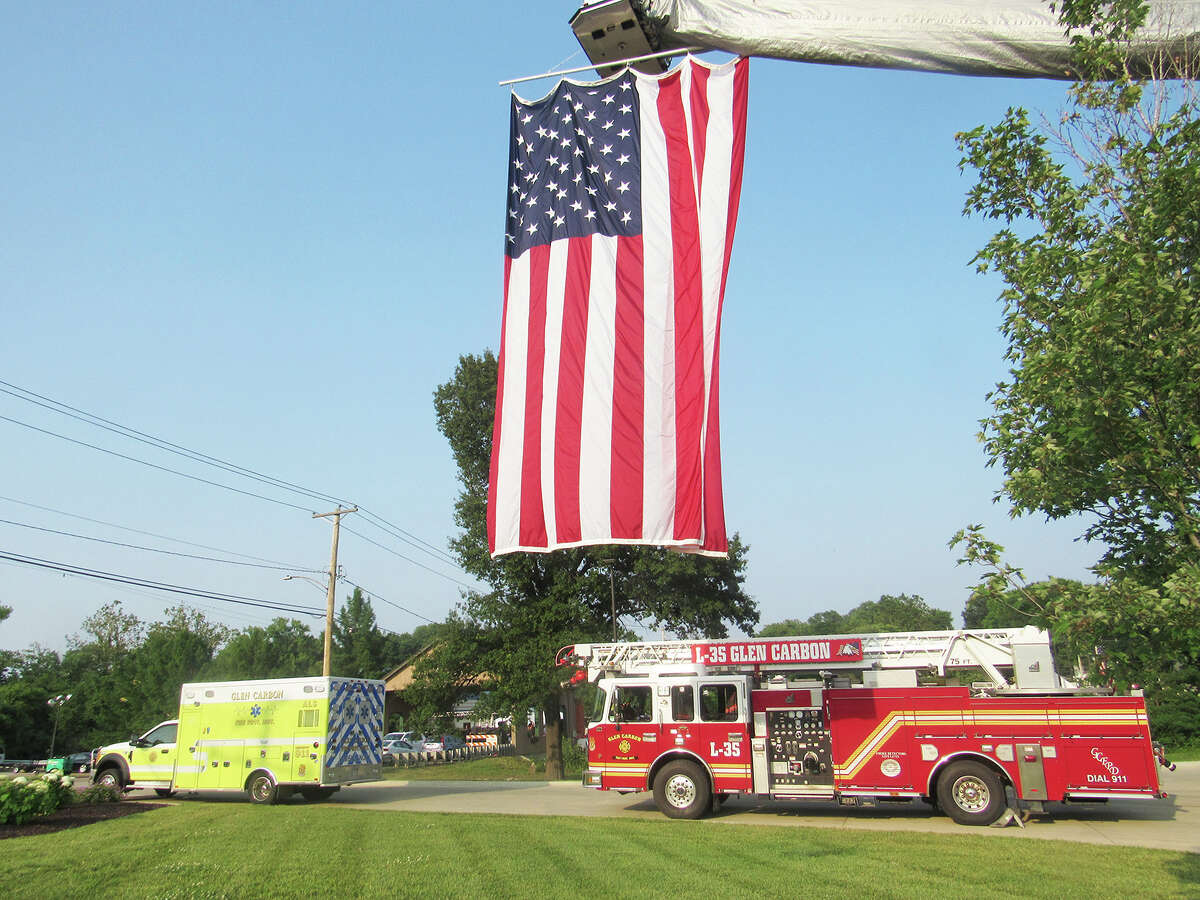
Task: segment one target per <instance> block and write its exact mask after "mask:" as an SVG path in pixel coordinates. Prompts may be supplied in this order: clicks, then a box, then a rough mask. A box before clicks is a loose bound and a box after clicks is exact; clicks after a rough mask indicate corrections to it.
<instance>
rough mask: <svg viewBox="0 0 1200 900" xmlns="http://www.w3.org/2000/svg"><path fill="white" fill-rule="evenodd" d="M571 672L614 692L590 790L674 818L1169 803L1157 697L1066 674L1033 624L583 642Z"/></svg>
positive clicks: (982, 821)
mask: <svg viewBox="0 0 1200 900" xmlns="http://www.w3.org/2000/svg"><path fill="white" fill-rule="evenodd" d="M559 662H560V664H566V665H575V666H578V667H580V669H581V670H583V669H586V672H587V675H588V677H589V680H591V681H594V682H595V683H596V684H597V687H598V688H599V690H598V692H597V704H596V708H595V712H594V714H593V716H592V721H591V722H590V724H589V725H588V737H587V741H588V767H587V769H586V771H585V772H584V784H585V785H586V786H589V787H594V788H599V789H600V790H613V791H621V792H633V791H653V792H654V800H655V803H656V804H657V806H658V808H659V809H660V810H661V811H662V812H663V813H664V814H665V815H667V816H670V817H671V818H688V819H691V818H699V817H700V816H702V815H704V814H705V813H706V812H708V811H709V810H710V809H713V808H715V807H716V806H717V805H718V804H719V803H720V802H721V801H722V800H723V799H725V798H728V797H730V796H735V795H741V794H745V795H759V796H768V797H771V798H778V799H819V800H836V801H838V802H840V803H841V804H843V805H847V806H873V805H875V804H876V803H878V802H880V801H900V800H914V799H921V800H925V801H927V802H930V803H933V804H936V805H937V806H940V807H941V809H942V810H944V811H945V812H946V813H947V814H948V815H949V816H950V817H951V818H952V819H954V820H955V821H956V822H959V823H961V824H964V825H986V824H991V823H993V822H996V821H997V820H999V819H1000V818H1001V817H1002V816H1004V815H1005V813H1006V812H1008V813H1009V814H1010V816H1012V817H1015V816H1017V813H1018V811H1019V812H1020V814H1021V816H1027V815H1028V814H1029V813H1032V812H1044V811H1045V810H1044V804H1045V803H1047V802H1079V801H1083V802H1096V801H1104V800H1107V799H1109V798H1115V797H1122V798H1127V797H1142V798H1152V797H1165V796H1166V795H1165V793H1163V792H1162V791H1161V790H1160V787H1159V783H1158V774H1157V770H1156V768H1155V762H1156V758H1157V759H1158V761H1159V762H1161V763H1162V764H1163V765H1169V763H1168V762H1167V761H1166V760H1165V758H1162V757H1161V750H1156V748H1155V746H1154V745H1153V744H1152V742H1151V738H1150V727H1149V723H1148V721H1147V719H1146V706H1145V702H1144V700H1143V699H1142V697H1141V696H1136V695H1135V696H1113V695H1112V694H1111V692H1104V691H1100V690H1096V689H1081V688H1079V687H1077V686H1075V685H1074V684H1072V683H1071V682H1069V681H1067V680H1065V679H1063V678H1060V677H1059V676H1058V675H1057V674H1056V672H1055V670H1054V663H1053V659H1052V657H1051V653H1050V641H1049V636H1048V635H1047V634H1046V632H1044V631H1041V630H1039V629H1036V628H1032V627H1028V628H1021V629H998V630H979V631H944V632H943V631H937V632H913V633H906V634H862V635H835V636H828V637H794V638H771V639H758V640H741V641H738V640H732V641H731V640H721V641H663V642H645V643H612V644H576V645H574V646H573V647H566V648H564V649H563V650H562V651H561V652H560V653H559ZM579 674H580V675H582V671H581V672H580V673H579ZM956 675H957V676H958V678H960V679H961V678H966V679H970V678H981V679H984V680H981V681H974V682H972V683H970V684H966V685H960V684H957V683H955V682H956V678H955V676H956ZM935 681H936V682H937V683H932V682H935ZM1009 789H1011V791H1012V794H1013V796H1014V797H1015V801H1014V805H1015V806H1016V807H1017V810H1013V808H1012V806H1010V804H1009V800H1008V793H1007V792H1008V790H1009ZM1018 821H1020V819H1019V818H1018Z"/></svg>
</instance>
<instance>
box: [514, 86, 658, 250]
mask: <svg viewBox="0 0 1200 900" xmlns="http://www.w3.org/2000/svg"><path fill="white" fill-rule="evenodd" d="M639 137H640V135H639V134H638V96H637V90H635V88H634V83H633V75H632V74H630V73H629V72H626V73H625V74H624V75H622V76H620V77H619V78H617V79H615V80H613V81H609V82H606V83H604V84H601V85H576V84H570V83H569V82H566V81H564V82H561V83H560V84H559V86H558V88H557V89H556V90H555V91H554V93H553V94H551V95H550V96H549V97H547V98H546V99H545V100H540V101H538V102H536V103H523V102H521V101H520V100H518V99H517V98H516V97H515V96H514V97H513V104H512V126H511V133H510V140H509V160H510V162H509V179H508V181H509V185H508V209H507V212H506V216H505V227H504V252H505V253H506V254H507V255H508V256H511V257H514V258H515V257H518V256H520V255H521V254H522V253H524V252H525V251H526V250H528V249H529V248H530V247H536V246H538V245H539V244H548V243H550V242H551V241H555V240H559V239H561V238H568V237H586V236H588V235H592V234H596V233H600V234H606V235H614V236H632V235H638V234H641V233H642V181H641V142H640V140H639Z"/></svg>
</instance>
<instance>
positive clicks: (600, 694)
mask: <svg viewBox="0 0 1200 900" xmlns="http://www.w3.org/2000/svg"><path fill="white" fill-rule="evenodd" d="M607 699H608V691H606V690H604V688H597V690H596V698H595V700H594V701H593V702H592V715H591V717H590V718H589V719H588V721H589V722H603V721H604V701H606V700H607Z"/></svg>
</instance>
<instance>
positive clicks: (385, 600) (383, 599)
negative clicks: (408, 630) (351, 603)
mask: <svg viewBox="0 0 1200 900" xmlns="http://www.w3.org/2000/svg"><path fill="white" fill-rule="evenodd" d="M341 580H342V581H344V582H346V584H349V585H351V586H352V587H356V588H358V589H359V590H360V591H362V592H363V594H364V595H366V596H367V597H370V598H372V599H374V600H378V601H379V602H381V603H386V604H387V605H388V606H394V607H395V608H396V609H399V610H402V611H403V612H406V613H408V614H409V615H410V616H415V617H416V618H418V619H424V620H425V621H426V622H428V623H429V624H431V625H436V624H437V620H435V619H431V618H429V616H423V615H421V614H420V613H419V612H414V611H413V610H411V609H409V608H408V607H407V606H401V605H400V604H399V603H393V602H392V601H391V600H389V599H388V598H387V597H381V596H379V594H376V593H375V592H374V591H369V590H367V589H366V588H365V587H363V586H362V585H361V584H355V583H354V582H353V581H351V580H350V579H349V578H344V577H343V578H342V579H341Z"/></svg>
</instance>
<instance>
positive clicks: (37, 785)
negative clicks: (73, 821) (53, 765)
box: [0, 772, 74, 825]
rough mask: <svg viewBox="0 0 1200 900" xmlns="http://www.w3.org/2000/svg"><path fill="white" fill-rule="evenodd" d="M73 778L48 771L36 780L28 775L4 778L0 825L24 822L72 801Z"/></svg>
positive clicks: (1, 785)
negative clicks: (5, 779)
mask: <svg viewBox="0 0 1200 900" xmlns="http://www.w3.org/2000/svg"><path fill="white" fill-rule="evenodd" d="M71 784H72V782H71V779H70V778H64V777H63V776H61V775H59V774H58V773H57V772H48V773H46V774H45V775H41V776H39V777H37V778H34V779H32V780H31V779H28V778H26V777H25V776H24V775H18V776H17V777H16V778H11V779H8V780H7V781H0V825H24V824H25V823H26V822H28V821H29V820H30V819H32V818H33V817H34V816H45V815H48V814H50V813H52V812H54V811H55V810H56V809H58V808H59V807H60V806H64V805H65V804H67V803H70V802H71V798H72V795H73V794H74V791H73V790H72V788H71Z"/></svg>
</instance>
